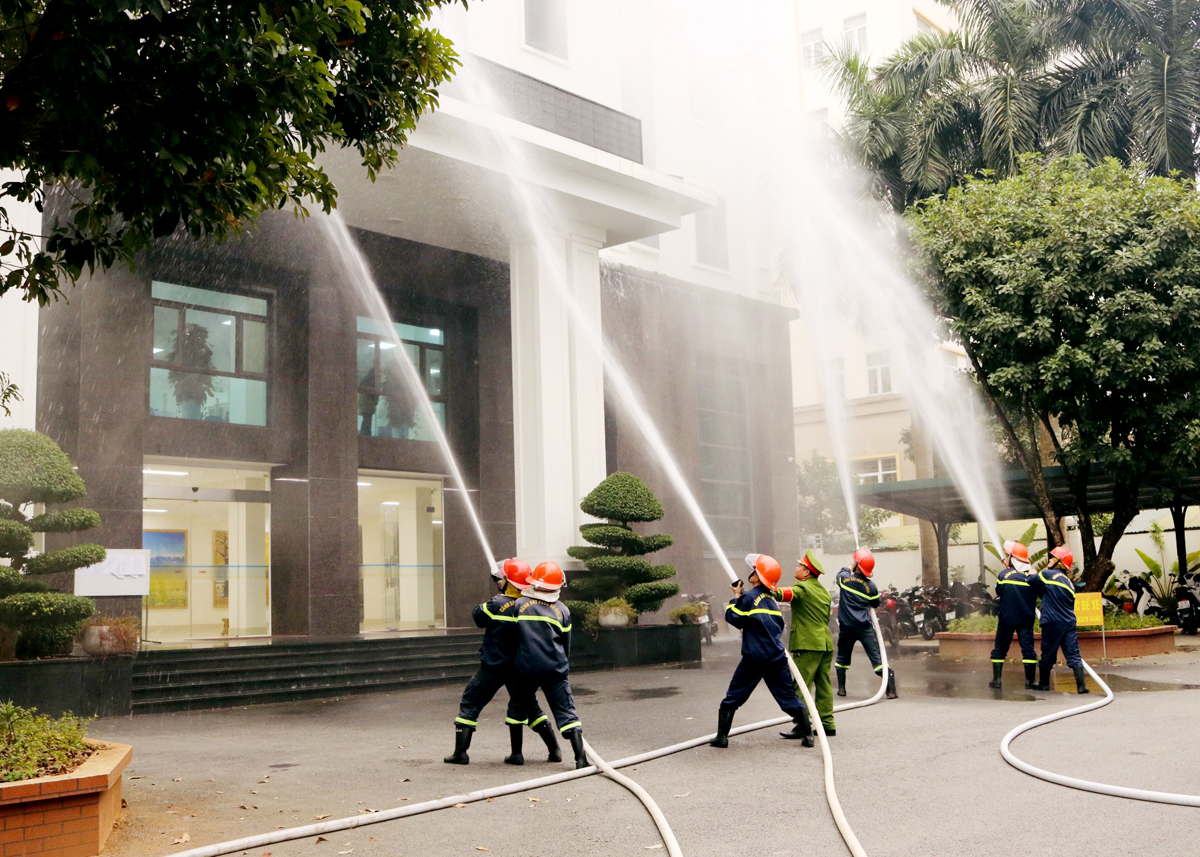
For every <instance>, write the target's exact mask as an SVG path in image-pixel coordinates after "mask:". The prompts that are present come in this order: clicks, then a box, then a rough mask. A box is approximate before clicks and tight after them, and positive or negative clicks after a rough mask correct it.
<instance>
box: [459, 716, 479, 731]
mask: <svg viewBox="0 0 1200 857" xmlns="http://www.w3.org/2000/svg"><path fill="white" fill-rule="evenodd" d="M454 722H455V723H459V724H461V725H463V726H470V727H471V728H474V727H476V726H478V725H479V721H478V720H468V719H467V718H465V717H455V718H454Z"/></svg>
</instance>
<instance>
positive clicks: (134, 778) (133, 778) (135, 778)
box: [129, 777, 145, 780]
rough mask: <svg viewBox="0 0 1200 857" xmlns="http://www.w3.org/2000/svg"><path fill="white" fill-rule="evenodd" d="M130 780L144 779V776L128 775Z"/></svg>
mask: <svg viewBox="0 0 1200 857" xmlns="http://www.w3.org/2000/svg"><path fill="white" fill-rule="evenodd" d="M129 779H131V780H144V779H145V777H130V778H129Z"/></svg>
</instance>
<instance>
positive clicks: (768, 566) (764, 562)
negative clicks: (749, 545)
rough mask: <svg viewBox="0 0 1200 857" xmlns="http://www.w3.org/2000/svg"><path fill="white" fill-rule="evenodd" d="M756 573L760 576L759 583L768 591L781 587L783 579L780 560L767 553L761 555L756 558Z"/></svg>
mask: <svg viewBox="0 0 1200 857" xmlns="http://www.w3.org/2000/svg"><path fill="white" fill-rule="evenodd" d="M754 573H755V574H757V575H758V582H759V583H761V584H762V585H763V586H765V587H767V589H774V588H775V587H776V586H778V585H779V578H781V577H783V569H782V568H780V567H779V560H777V559H775V557H773V556H767V555H766V554H765V553H760V554H759V555H758V556H756V557H755V558H754Z"/></svg>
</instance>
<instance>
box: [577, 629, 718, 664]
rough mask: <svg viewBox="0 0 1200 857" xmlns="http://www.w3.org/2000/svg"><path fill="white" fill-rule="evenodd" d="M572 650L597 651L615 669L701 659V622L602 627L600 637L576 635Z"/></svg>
mask: <svg viewBox="0 0 1200 857" xmlns="http://www.w3.org/2000/svg"><path fill="white" fill-rule="evenodd" d="M571 653H572V654H573V655H574V654H576V653H578V654H579V655H587V654H595V655H597V656H598V657H599V658H601V659H603V660H604V661H607V662H608V663H610V664H611V665H612V666H613V667H614V668H616V669H620V668H622V667H643V666H649V665H652V664H677V663H690V662H694V661H699V660H700V626H699V625H630V626H629V627H628V628H601V629H600V632H599V634H598V635H597V636H596V639H595V640H593V639H592V638H591V637H590V636H588V635H587V634H573V635H572V640H571Z"/></svg>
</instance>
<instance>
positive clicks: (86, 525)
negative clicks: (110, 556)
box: [29, 509, 100, 533]
mask: <svg viewBox="0 0 1200 857" xmlns="http://www.w3.org/2000/svg"><path fill="white" fill-rule="evenodd" d="M98 526H100V515H99V514H97V513H96V512H93V511H92V510H91V509H59V510H58V511H57V512H47V513H46V514H44V515H38V516H37V517H36V518H31V519H30V521H29V529H31V530H33V531H34V532H35V533H77V532H79V531H80V530H90V529H91V528H92V527H98Z"/></svg>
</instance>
